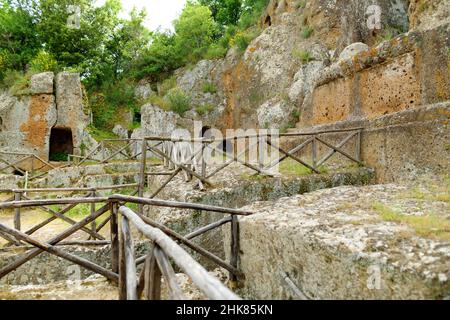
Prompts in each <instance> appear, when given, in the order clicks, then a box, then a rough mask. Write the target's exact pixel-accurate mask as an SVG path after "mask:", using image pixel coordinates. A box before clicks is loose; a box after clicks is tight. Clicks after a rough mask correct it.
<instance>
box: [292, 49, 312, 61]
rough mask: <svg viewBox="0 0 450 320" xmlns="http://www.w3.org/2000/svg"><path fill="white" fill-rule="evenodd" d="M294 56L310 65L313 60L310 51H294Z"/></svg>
mask: <svg viewBox="0 0 450 320" xmlns="http://www.w3.org/2000/svg"><path fill="white" fill-rule="evenodd" d="M292 56H293V57H294V58H297V59H299V60H300V61H301V62H302V63H308V62H309V61H311V60H312V55H311V53H310V52H309V51H303V50H294V51H293V52H292Z"/></svg>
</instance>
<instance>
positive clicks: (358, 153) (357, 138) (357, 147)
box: [355, 130, 362, 161]
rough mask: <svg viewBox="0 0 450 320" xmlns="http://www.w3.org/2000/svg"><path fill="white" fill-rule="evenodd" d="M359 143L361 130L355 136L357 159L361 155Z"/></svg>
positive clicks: (360, 158) (359, 158) (360, 141)
mask: <svg viewBox="0 0 450 320" xmlns="http://www.w3.org/2000/svg"><path fill="white" fill-rule="evenodd" d="M361 144H362V130H359V131H358V134H357V136H356V150H355V158H356V159H358V160H359V161H361V160H362V155H361V151H362V149H361V147H362V146H361Z"/></svg>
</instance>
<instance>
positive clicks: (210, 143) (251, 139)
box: [140, 128, 364, 197]
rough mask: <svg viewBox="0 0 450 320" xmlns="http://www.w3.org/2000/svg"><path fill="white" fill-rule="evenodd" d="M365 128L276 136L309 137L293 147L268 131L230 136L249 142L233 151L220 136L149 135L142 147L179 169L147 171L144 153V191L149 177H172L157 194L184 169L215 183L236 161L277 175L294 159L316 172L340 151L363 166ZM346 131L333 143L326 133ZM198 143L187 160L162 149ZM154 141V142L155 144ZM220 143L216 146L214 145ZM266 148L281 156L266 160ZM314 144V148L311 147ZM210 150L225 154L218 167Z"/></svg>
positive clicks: (201, 180) (235, 141)
mask: <svg viewBox="0 0 450 320" xmlns="http://www.w3.org/2000/svg"><path fill="white" fill-rule="evenodd" d="M362 130H363V129H362V128H354V129H346V130H328V131H320V132H313V133H286V134H279V135H277V136H276V138H282V137H285V138H301V137H304V138H305V139H306V140H305V141H303V142H301V143H299V144H297V145H296V146H295V147H294V148H293V149H291V150H285V149H284V148H282V147H280V146H279V145H278V143H275V142H274V141H273V140H272V139H273V138H274V136H271V135H268V134H260V135H259V134H258V135H241V136H233V137H227V140H229V141H233V145H234V146H237V145H238V144H239V143H240V140H244V142H246V141H247V140H248V143H247V144H245V147H244V148H243V150H237V148H234V149H233V152H230V153H229V152H225V151H223V150H221V149H220V148H217V144H219V143H222V142H223V140H217V139H214V138H212V139H209V138H193V139H185V138H169V137H147V138H145V139H143V140H142V141H141V144H142V150H144V149H145V150H147V152H151V154H154V155H157V156H159V157H160V158H161V159H163V160H166V162H168V163H171V165H172V166H173V167H174V168H175V169H174V170H173V171H166V172H147V171H146V170H145V168H146V157H147V152H144V153H143V154H142V157H141V170H140V171H141V181H140V184H141V190H143V189H144V184H145V181H146V177H147V176H148V175H162V176H168V178H167V179H166V180H165V181H164V182H163V183H162V185H161V186H160V187H159V188H158V189H157V190H155V191H154V192H153V193H152V195H151V196H150V197H156V196H157V195H158V194H159V193H160V192H161V191H162V190H163V189H164V188H165V187H166V186H167V185H168V184H169V183H170V182H171V181H172V180H173V179H174V178H175V177H176V176H177V175H178V174H180V173H181V172H183V171H184V172H185V173H187V174H188V176H189V177H190V178H192V177H194V178H196V179H198V181H199V184H200V186H201V187H202V188H203V186H205V185H206V186H212V185H213V183H212V182H211V180H210V179H211V178H212V177H214V176H215V175H217V174H218V173H219V172H220V171H222V170H224V169H225V168H226V167H228V166H230V165H231V164H232V163H239V164H241V165H244V166H245V167H247V168H249V169H251V170H253V171H254V172H255V173H256V174H261V175H264V176H273V173H271V169H272V168H274V167H275V166H277V165H279V164H281V163H282V162H283V161H285V160H287V159H292V160H294V161H295V162H297V163H299V164H300V165H302V166H305V167H306V168H308V169H309V170H311V171H312V172H314V173H320V167H321V166H323V165H324V164H325V163H326V162H327V161H329V160H330V159H331V158H332V157H333V156H334V155H337V154H340V155H342V156H344V157H345V158H347V159H349V160H350V161H352V162H354V163H356V164H358V165H360V166H363V165H364V164H363V162H362V161H361V139H362ZM336 133H342V134H346V137H345V138H344V139H342V140H341V141H340V142H339V143H337V144H333V143H331V142H329V141H327V140H326V139H325V138H324V137H323V135H329V134H336ZM167 142H169V143H173V144H175V143H180V142H187V143H191V144H194V143H197V144H201V147H198V148H197V150H195V149H194V148H192V150H194V151H193V153H192V154H191V156H190V158H189V159H188V161H187V162H185V163H180V162H177V161H175V160H174V159H173V158H172V157H171V156H170V155H169V154H167V153H165V152H164V149H161V148H159V146H160V145H161V144H162V143H167ZM350 143H354V150H355V152H354V154H353V155H352V154H350V153H348V152H346V151H344V150H343V147H345V146H346V145H348V144H350ZM152 144H153V145H152ZM214 144H216V146H214ZM320 145H323V146H325V147H327V148H328V149H329V151H328V152H327V153H325V154H324V155H323V157H321V158H318V149H319V146H320ZM310 146H311V147H310ZM262 147H265V148H267V150H275V151H276V152H277V153H278V154H279V155H281V157H279V158H277V159H275V160H273V161H272V162H271V163H270V164H267V163H265V161H264V159H263V158H262V157H261V155H262V152H260V150H261V148H262ZM308 147H310V148H308ZM252 148H256V150H257V155H258V156H257V159H256V163H254V162H253V163H252V162H250V161H249V160H248V159H246V155H247V154H248V153H249V152H250V150H251V149H252ZM305 150H308V151H309V150H310V152H311V156H310V157H309V158H310V159H311V161H310V162H309V163H308V161H306V160H303V159H302V158H301V157H300V156H298V155H297V154H300V153H302V152H305ZM206 151H208V152H211V151H214V152H216V153H219V154H220V155H222V156H223V157H225V159H226V160H225V161H224V163H223V164H221V165H220V166H218V167H210V168H209V167H208V165H207V162H206V161H205V157H204V153H205V152H206ZM195 157H199V159H198V160H197V162H198V168H197V170H195V169H194V168H193V167H192V166H191V165H190V164H191V163H192V161H193V160H194V158H195Z"/></svg>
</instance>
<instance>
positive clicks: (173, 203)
mask: <svg viewBox="0 0 450 320" xmlns="http://www.w3.org/2000/svg"><path fill="white" fill-rule="evenodd" d="M109 199H110V200H116V201H119V202H131V203H137V204H144V205H150V206H157V207H171V208H179V209H194V210H203V211H210V212H220V213H228V214H235V215H241V216H249V215H252V214H253V212H251V211H246V210H240V209H231V208H223V207H217V206H210V205H206V204H200V203H188V202H178V201H167V200H159V199H146V198H139V197H131V196H123V195H119V194H115V195H112V196H110V197H109ZM0 208H1V207H0Z"/></svg>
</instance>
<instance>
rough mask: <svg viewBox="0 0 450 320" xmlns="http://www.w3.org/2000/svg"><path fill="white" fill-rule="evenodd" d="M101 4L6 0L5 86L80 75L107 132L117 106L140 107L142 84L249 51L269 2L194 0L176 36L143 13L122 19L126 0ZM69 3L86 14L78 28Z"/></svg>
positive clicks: (0, 48)
mask: <svg viewBox="0 0 450 320" xmlns="http://www.w3.org/2000/svg"><path fill="white" fill-rule="evenodd" d="M95 3H96V0H0V81H3V83H4V84H8V85H10V84H11V83H12V84H14V82H16V83H17V84H18V86H17V87H20V88H22V87H24V83H26V79H27V77H28V76H29V75H30V73H32V72H40V71H49V70H51V71H55V72H56V71H60V70H69V71H77V72H80V73H81V75H82V79H83V82H84V84H85V86H86V87H87V89H88V92H89V93H90V95H91V99H90V101H91V104H92V106H91V107H92V110H93V112H94V120H95V123H96V124H97V125H98V126H102V127H107V126H109V125H110V122H111V121H110V120H111V119H112V118H113V117H114V115H115V114H116V113H117V110H118V109H119V108H124V107H126V108H135V107H136V101H135V98H134V91H133V88H134V85H135V83H136V82H137V81H139V80H140V79H142V78H147V79H149V80H150V81H152V82H153V83H154V82H163V81H164V79H167V78H170V77H171V76H172V73H173V71H175V70H176V69H178V68H180V67H183V66H185V65H188V64H194V63H196V62H197V61H199V60H200V59H205V58H207V59H216V58H221V57H223V56H225V54H226V52H227V51H228V49H229V47H230V46H233V45H236V46H238V47H239V48H240V49H241V50H245V48H246V46H247V45H248V43H249V42H250V41H251V40H252V39H253V38H254V36H255V33H254V30H253V29H251V28H250V29H249V27H251V26H252V25H254V24H255V23H256V22H257V20H258V18H259V17H260V15H261V12H262V10H263V9H264V8H265V6H266V5H267V3H268V0H189V1H188V2H187V4H186V6H185V8H184V9H183V11H182V13H181V15H180V16H179V17H178V19H176V20H175V21H174V23H173V26H174V31H161V30H157V31H155V32H151V31H149V30H147V29H146V28H145V26H144V21H145V19H146V13H145V11H137V10H133V11H132V12H131V14H130V16H129V18H128V19H122V18H120V16H119V13H120V11H121V0H106V1H105V3H104V4H103V5H102V6H96V5H95ZM69 5H71V6H78V7H80V9H81V10H80V13H81V15H80V28H70V26H69V25H68V23H67V22H68V18H69V16H70V14H71V13H70V12H68V8H69ZM247 29H248V30H247ZM22 79H25V80H23V81H22ZM161 98H162V97H161ZM184 98H185V97H184V96H182V95H181V94H180V93H179V92H177V91H176V90H175V91H172V92H171V95H170V96H169V97H167V99H166V100H167V101H169V100H170V101H171V103H172V105H174V106H175V109H177V112H180V113H183V112H184V111H185V109H186V108H187V103H186V101H187V99H184Z"/></svg>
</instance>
